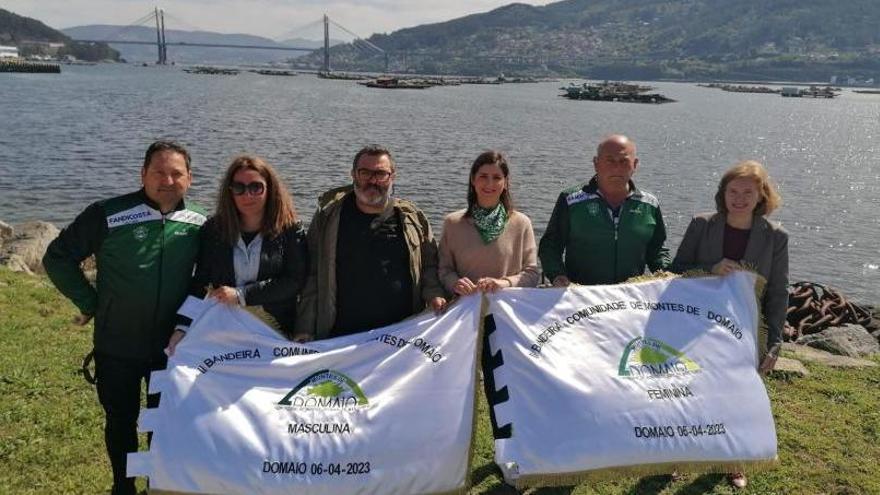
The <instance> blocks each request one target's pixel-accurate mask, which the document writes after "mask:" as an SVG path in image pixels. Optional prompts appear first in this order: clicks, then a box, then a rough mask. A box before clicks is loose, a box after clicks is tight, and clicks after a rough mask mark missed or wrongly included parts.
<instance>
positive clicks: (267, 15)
mask: <svg viewBox="0 0 880 495" xmlns="http://www.w3.org/2000/svg"><path fill="white" fill-rule="evenodd" d="M513 1H514V0H434V1H421V0H173V1H170V0H165V1H158V2H157V1H141V0H2V2H0V8H3V9H6V10H10V11H12V12H15V13H16V14H19V15H24V16H28V17H33V18H36V19H38V20H40V21H43V22H45V23H46V24H48V25H50V26H52V27H53V28H56V29H61V28H66V27H71V26H78V25H83V24H119V25H126V24H130V23H132V22H134V21H135V20H137V19H139V18H141V17H143V16H144V15H145V14H147V13H148V12H149V11H151V10H152V9H153V8H154V7H156V6H157V5H158V7H159V8H162V9H164V10H165V11H166V12H168V14H169V15H168V16H166V20H165V24H166V28H168V29H184V30H195V29H202V30H207V31H217V32H223V33H248V34H255V35H259V36H265V37H267V38H275V39H278V38H289V37H293V36H296V35H300V36H303V37H307V38H313V39H318V38H320V37H321V36H322V35H323V34H322V32H321V31H320V29H319V28H317V27H312V28H310V29H306V30H304V31H303V30H299V29H297V28H299V27H300V26H303V25H306V24H309V23H310V22H312V21H317V20H318V19H320V18H321V16H322V15H323V14H324V13H325V12H326V13H327V15H329V16H330V18H331V19H333V20H335V21H336V22H338V23H340V24H342V25H343V26H345V27H347V28H348V29H350V30H351V31H353V32H355V33H357V34H358V35H360V36H363V37H368V36H369V35H370V34H373V33H387V32H391V31H395V30H397V29H401V28H405V27H411V26H416V25H419V24H425V23H431V22H442V21H446V20H449V19H453V18H456V17H461V16H464V15H468V14H474V13H478V12H485V11H488V10H491V9H494V8H496V7H500V6H502V5H507V4H509V3H512V2H513ZM518 1H519V2H520V3H530V4H533V5H543V4H546V3H549V2H547V1H534V0H518ZM331 36H333V37H336V38H339V39H346V37H345V36H341V35H340V36H335V35H331Z"/></svg>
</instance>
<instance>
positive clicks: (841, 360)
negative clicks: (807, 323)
mask: <svg viewBox="0 0 880 495" xmlns="http://www.w3.org/2000/svg"><path fill="white" fill-rule="evenodd" d="M782 350H784V351H788V352H791V353H792V355H793V357H794V358H795V359H797V360H798V361H810V362H812V363H819V364H824V365H825V366H833V367H835V368H873V367H875V366H877V363H875V362H874V361H870V360H868V359H862V358H854V357H848V356H838V355H836V354H831V353H830V352H825V351H822V350H819V349H815V348H813V347H810V346H806V345H799V344H795V343H793V342H785V343H784V344H782Z"/></svg>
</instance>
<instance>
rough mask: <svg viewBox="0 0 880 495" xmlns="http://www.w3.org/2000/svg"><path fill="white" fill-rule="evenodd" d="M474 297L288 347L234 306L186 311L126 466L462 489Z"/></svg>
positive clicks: (188, 488)
mask: <svg viewBox="0 0 880 495" xmlns="http://www.w3.org/2000/svg"><path fill="white" fill-rule="evenodd" d="M480 307H481V300H480V298H479V297H477V296H473V297H468V298H464V299H463V300H461V301H460V302H459V303H458V304H456V305H455V306H454V307H452V308H451V309H449V310H448V311H447V312H446V313H444V314H443V315H442V316H440V317H436V316H434V315H433V313H430V314H428V313H426V314H423V315H419V316H416V317H414V318H412V319H410V320H407V321H404V322H401V323H398V324H395V325H392V326H389V327H385V328H382V329H378V330H372V331H370V332H365V333H360V334H356V335H351V336H347V337H340V338H336V339H329V340H324V341H317V342H310V343H308V344H296V343H293V342H289V341H287V340H285V339H283V338H281V337H279V336H278V334H276V333H275V332H274V331H273V330H271V329H270V328H269V327H267V326H266V325H264V324H263V323H262V322H261V321H259V320H258V319H256V318H254V317H253V316H252V315H251V314H249V313H247V312H246V311H244V310H241V309H239V308H236V307H230V306H226V305H223V304H212V303H210V302H205V301H200V300H194V299H190V300H189V301H187V303H186V304H185V305H184V308H183V310H182V313H184V314H186V315H187V316H190V317H194V322H193V324H192V326H191V327H190V329H189V331H188V332H187V336H186V338H185V339H183V341H182V342H181V343H180V345H179V346H178V347H177V351H176V353H175V354H174V356H173V357H172V358H171V359H170V360H169V364H168V368H167V370H165V371H162V372H157V373H154V374H153V375H152V380H151V384H150V389H151V390H152V391H158V392H161V393H162V396H161V401H160V404H159V407H158V408H156V409H153V410H145V411H142V413H141V417H140V419H139V428H140V429H141V430H142V431H152V432H153V438H152V445H151V446H150V449H149V451H148V452H140V453H134V454H129V456H128V473H129V475H130V476H136V475H137V476H147V477H149V481H150V488H151V489H153V490H160V491H173V492H186V493H211V494H270V493H285V494H287V493H297V494H319V493H320V494H343V493H399V494H413V493H458V492H463V491H464V490H465V489H466V486H465V485H466V479H467V474H468V472H469V459H470V451H471V438H472V427H473V410H474V383H475V376H476V374H475V366H476V365H475V362H476V352H477V348H478V346H477V337H478V335H479V332H478V325H479V321H480V320H479V315H480Z"/></svg>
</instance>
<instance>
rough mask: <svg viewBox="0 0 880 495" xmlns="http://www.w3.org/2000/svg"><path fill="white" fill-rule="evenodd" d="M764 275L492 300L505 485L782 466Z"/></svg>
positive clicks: (498, 444) (529, 292)
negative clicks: (764, 355)
mask: <svg viewBox="0 0 880 495" xmlns="http://www.w3.org/2000/svg"><path fill="white" fill-rule="evenodd" d="M754 281H755V279H754V276H753V275H751V274H749V273H745V272H737V273H736V274H733V275H730V276H727V277H724V278H717V277H708V278H699V279H683V278H680V279H673V280H659V281H651V282H642V283H634V284H622V285H613V286H592V287H586V286H579V287H572V288H569V289H567V290H565V289H520V290H504V291H500V292H498V293H496V294H495V295H492V296H491V297H490V307H489V311H490V313H492V315H493V320H494V322H495V324H494V327H495V328H494V330H493V329H492V326H491V325H487V328H486V331H487V333H489V343H490V349H491V351H492V352H493V353H495V356H494V358H493V360H492V365H491V366H492V367H493V371H492V378H494V380H487V383H490V385H491V386H493V387H494V389H495V392H494V393H492V392H490V403H492V404H493V411H494V420H495V421H494V422H495V423H496V428H495V433H496V440H495V461H496V463H497V464H498V465H499V467H501V470H502V472H503V473H504V475H505V479H506V480H507V481H508V482H510V483H512V484H516V485H517V486H520V487H524V486H538V485H553V484H561V483H574V482H577V481H578V480H581V479H585V478H590V477H594V478H597V477H602V476H603V475H609V474H613V473H620V472H627V471H629V472H633V473H645V474H648V473H664V472H667V473H668V472H672V471H673V470H676V469H677V470H678V471H721V472H724V471H725V470H730V471H739V470H742V469H744V468H749V469H755V468H756V467H760V466H765V465H767V464H770V463H772V462H773V461H774V460H775V459H776V430H775V426H774V423H773V416H772V414H771V411H770V402H769V399H768V397H767V392H766V390H765V388H764V385H763V382H762V380H761V378H760V376H759V375H758V373H757V371H756V368H757V365H758V362H757V345H756V332H757V330H756V328H757V322H758V311H757V304H756V299H755V291H754ZM491 382H494V383H491Z"/></svg>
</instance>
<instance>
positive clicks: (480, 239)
mask: <svg viewBox="0 0 880 495" xmlns="http://www.w3.org/2000/svg"><path fill="white" fill-rule="evenodd" d="M509 176H510V169H509V167H508V165H507V158H505V156H504V155H503V154H501V153H499V152H497V151H486V152H484V153H482V154H480V156H478V157H477V159H476V160H474V164H473V165H472V166H471V172H470V176H469V179H468V193H467V202H468V207H467V208H466V209H464V210H459V211H456V212H453V213H450V214H449V215H447V216H446V218H445V219H444V221H443V237H442V238H441V239H440V266H439V274H440V280H441V281H442V282H443V286H444V287H445V288H446V290H447V291H449V292H450V293H453V294H456V295H459V296H465V295H468V294H471V293H473V292H475V291H478V290H479V291H488V292H494V291H496V290H498V289H503V288H506V287H535V286H537V285H538V281H539V280H540V275H539V274H538V260H537V248H536V247H535V234H534V231H533V230H532V222H531V221H530V220H529V217H527V216H525V215H523V214H522V213H520V212H518V211H516V210H514V209H513V203H512V201H511V199H510V177H509Z"/></svg>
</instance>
